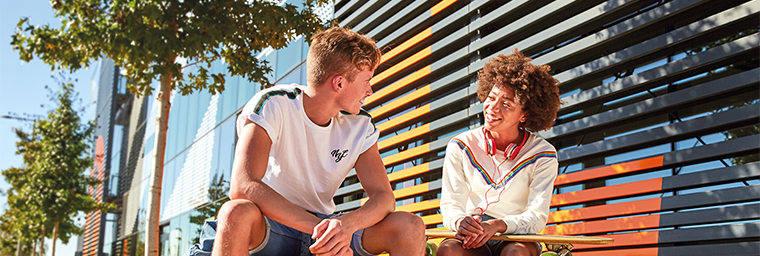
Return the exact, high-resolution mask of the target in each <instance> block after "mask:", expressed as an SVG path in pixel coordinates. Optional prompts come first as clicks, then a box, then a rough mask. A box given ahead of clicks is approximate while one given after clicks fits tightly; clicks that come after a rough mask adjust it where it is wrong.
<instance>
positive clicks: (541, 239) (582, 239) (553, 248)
mask: <svg viewBox="0 0 760 256" xmlns="http://www.w3.org/2000/svg"><path fill="white" fill-rule="evenodd" d="M455 235H456V232H454V231H449V230H425V236H427V237H428V238H455ZM490 240H499V241H513V242H536V243H544V244H545V245H546V246H545V248H546V249H547V250H548V251H546V252H544V253H542V254H541V256H571V255H572V254H571V253H570V251H571V250H573V244H611V243H613V242H615V240H613V239H612V238H606V237H594V236H556V235H512V234H500V235H495V236H493V237H491V239H490ZM437 249H438V247H437V245H436V244H435V243H433V242H431V241H428V242H427V246H426V247H425V256H433V255H435V253H436V251H437Z"/></svg>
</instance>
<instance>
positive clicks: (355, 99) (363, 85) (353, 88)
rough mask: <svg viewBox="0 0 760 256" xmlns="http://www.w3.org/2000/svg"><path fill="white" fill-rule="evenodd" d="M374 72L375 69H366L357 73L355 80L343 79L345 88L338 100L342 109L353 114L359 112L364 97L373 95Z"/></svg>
mask: <svg viewBox="0 0 760 256" xmlns="http://www.w3.org/2000/svg"><path fill="white" fill-rule="evenodd" d="M374 73H375V71H374V70H371V69H365V70H361V71H358V72H357V73H356V75H355V76H354V81H350V82H349V81H348V79H344V80H343V84H341V86H342V87H343V90H342V91H341V95H340V99H339V100H338V104H339V106H340V108H341V110H343V111H346V112H349V113H351V114H358V113H359V109H361V107H362V105H364V99H365V98H367V97H369V96H370V95H372V86H371V85H370V80H371V79H372V76H373V75H374Z"/></svg>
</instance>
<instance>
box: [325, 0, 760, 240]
mask: <svg viewBox="0 0 760 256" xmlns="http://www.w3.org/2000/svg"><path fill="white" fill-rule="evenodd" d="M759 10H760V3H758V2H757V1H678V0H676V1H624V0H620V1H617V0H615V1H541V0H533V1H517V0H515V1H478V0H472V1H455V0H443V1H369V2H366V1H349V0H344V1H338V2H337V3H336V8H335V17H336V18H337V19H338V20H339V21H340V25H341V26H349V27H352V28H354V29H356V30H359V31H361V32H362V33H366V34H368V35H369V36H371V37H373V38H374V39H376V40H378V46H380V47H381V49H383V50H384V52H385V54H384V55H383V63H382V64H381V66H380V67H379V68H378V70H377V71H376V72H375V77H374V79H373V80H372V87H373V89H374V90H375V94H374V95H372V96H371V97H370V98H368V99H367V100H365V109H366V110H368V111H369V113H370V115H372V116H373V118H374V121H375V123H376V125H377V127H378V129H380V132H381V138H380V141H379V143H378V145H379V148H380V151H381V156H382V157H383V161H384V163H385V165H386V169H387V172H388V176H389V178H390V180H391V183H392V184H391V185H392V187H393V188H394V190H395V192H394V193H395V196H396V199H397V203H396V205H397V207H396V210H399V211H409V212H413V213H416V214H417V215H420V216H422V218H423V220H424V221H425V224H426V225H427V227H428V228H441V227H442V225H441V215H440V211H439V209H438V206H439V199H440V193H441V167H442V162H443V157H444V153H445V148H446V145H447V143H448V142H449V140H450V138H451V137H452V136H454V135H456V134H458V133H460V132H463V131H466V130H469V129H473V128H476V127H479V126H481V125H482V124H483V117H482V105H481V103H480V102H479V101H478V100H477V98H476V93H475V89H476V88H477V83H476V76H477V72H478V71H479V70H480V69H481V68H482V67H483V65H484V63H485V62H486V61H487V60H488V59H490V58H493V57H495V56H497V55H498V54H509V53H511V52H512V50H513V49H515V48H517V49H519V50H520V51H522V52H523V53H524V54H525V55H527V56H530V57H531V58H533V59H534V61H533V63H534V64H545V65H549V66H551V68H552V73H553V75H554V77H555V78H557V79H558V80H559V81H560V85H559V87H560V92H561V95H562V101H563V102H564V105H562V106H561V108H560V110H559V116H558V118H557V120H556V124H555V126H554V127H553V128H551V129H549V130H547V131H542V132H539V133H537V134H538V135H539V136H541V137H543V138H545V139H547V140H548V141H549V142H550V143H552V144H553V145H554V146H555V147H556V148H557V150H558V152H557V153H558V160H559V163H560V167H559V169H558V170H557V171H558V174H559V176H558V178H557V180H556V182H555V188H556V189H555V191H554V195H553V199H552V205H551V211H552V213H551V216H550V219H549V224H548V225H547V227H546V228H545V229H544V230H543V232H542V233H545V234H561V235H600V236H608V237H612V238H614V239H616V241H617V242H616V243H615V244H612V245H604V246H583V245H576V250H575V251H574V252H573V254H574V255H597V254H605V255H608V254H615V255H634V254H636V255H639V254H646V255H680V254H682V253H683V252H684V251H688V252H690V254H692V253H696V254H700V255H701V254H713V253H716V252H720V253H729V254H731V255H755V254H758V253H760V246H758V245H759V244H758V242H757V240H758V238H759V237H760V232H759V230H760V222H758V219H759V218H760V215H758V214H760V212H758V209H760V207H758V206H760V205H758V204H757V199H758V198H760V194H759V193H758V192H760V190H759V189H760V186H758V179H757V178H758V174H760V173H758V169H757V168H758V167H760V166H758V163H757V160H758V148H760V137H758V135H757V133H758V120H760V119H758V113H760V105H758V98H760V97H759V95H760V94H759V93H758V79H760V73H759V72H760V71H759V70H758V34H757V28H758V23H759V21H760V19H759V18H758V17H759V16H758V11H759ZM365 196H366V194H365V193H364V192H363V191H362V190H361V188H360V185H359V184H358V180H357V178H356V177H355V176H349V177H348V178H347V180H346V182H345V183H344V186H343V187H342V188H341V189H340V190H339V192H338V193H337V195H336V197H335V201H336V202H337V203H338V211H350V210H353V209H356V208H357V207H359V206H360V205H361V202H362V198H364V197H365Z"/></svg>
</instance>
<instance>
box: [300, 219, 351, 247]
mask: <svg viewBox="0 0 760 256" xmlns="http://www.w3.org/2000/svg"><path fill="white" fill-rule="evenodd" d="M353 234H354V231H352V230H348V228H346V227H344V226H343V223H342V222H341V221H340V220H339V219H324V220H322V221H321V222H319V224H317V225H316V226H314V232H313V233H312V235H311V238H312V239H316V241H315V242H314V244H312V245H311V246H309V251H311V253H313V254H314V255H317V256H333V255H334V256H350V255H353V254H354V251H353V250H351V247H350V246H351V238H352V237H353Z"/></svg>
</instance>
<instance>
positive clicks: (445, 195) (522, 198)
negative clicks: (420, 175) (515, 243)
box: [441, 127, 559, 234]
mask: <svg viewBox="0 0 760 256" xmlns="http://www.w3.org/2000/svg"><path fill="white" fill-rule="evenodd" d="M526 136H529V137H528V138H527V139H526V141H525V145H524V146H523V148H522V149H521V150H520V152H519V153H518V154H517V157H516V158H515V159H513V160H506V161H505V159H506V158H505V157H504V151H497V152H496V153H495V154H494V156H490V155H489V154H488V153H487V152H486V149H485V148H486V140H485V137H484V134H483V128H482V127H481V128H477V129H473V130H469V131H466V132H463V133H461V134H459V135H457V136H454V138H452V139H451V141H450V142H449V144H448V146H447V147H446V158H445V161H444V164H443V188H442V189H441V213H442V215H443V225H444V226H445V227H446V228H448V229H450V230H456V229H457V227H456V222H457V221H458V220H459V219H461V218H464V217H466V216H469V215H472V214H479V213H480V211H482V209H486V210H485V214H488V215H490V216H492V217H494V218H499V219H502V220H504V222H505V223H506V224H507V230H506V231H505V232H504V233H507V234H535V233H539V232H541V230H542V229H543V228H544V226H545V225H546V221H547V219H548V217H549V204H550V203H551V197H552V190H553V189H554V179H556V178H557V168H558V166H559V164H558V162H557V153H556V152H557V151H556V150H555V149H554V146H552V145H551V144H549V142H547V141H546V140H544V139H542V138H541V137H538V136H536V135H535V134H533V133H530V132H528V133H526ZM502 162H503V163H502ZM500 164H501V165H500ZM497 166H498V169H499V173H498V174H497V173H496V168H497Z"/></svg>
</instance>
